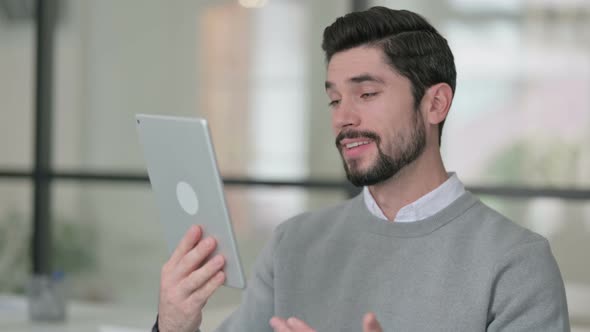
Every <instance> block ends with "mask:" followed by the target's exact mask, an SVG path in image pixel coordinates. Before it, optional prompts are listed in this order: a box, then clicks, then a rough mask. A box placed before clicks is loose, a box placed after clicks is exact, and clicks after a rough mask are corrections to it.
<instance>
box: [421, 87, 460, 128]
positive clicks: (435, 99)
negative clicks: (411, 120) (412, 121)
mask: <svg viewBox="0 0 590 332" xmlns="http://www.w3.org/2000/svg"><path fill="white" fill-rule="evenodd" d="M452 101H453V90H452V89H451V87H450V86H449V85H448V84H447V83H438V84H435V85H433V86H431V87H429V88H428V89H427V90H426V92H425V93H424V98H423V99H422V102H423V104H422V109H423V110H424V117H425V120H426V121H428V123H429V124H433V125H435V124H439V123H441V122H442V121H444V119H446V117H447V114H448V113H449V110H450V109H451V103H452Z"/></svg>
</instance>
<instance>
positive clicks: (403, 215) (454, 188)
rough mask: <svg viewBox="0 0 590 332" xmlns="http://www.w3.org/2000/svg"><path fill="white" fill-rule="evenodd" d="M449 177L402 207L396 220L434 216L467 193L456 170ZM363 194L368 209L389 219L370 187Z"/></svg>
mask: <svg viewBox="0 0 590 332" xmlns="http://www.w3.org/2000/svg"><path fill="white" fill-rule="evenodd" d="M448 175H449V178H448V179H447V180H446V181H445V182H443V184H441V185H440V186H438V187H437V188H436V189H434V190H433V191H431V192H429V193H428V194H426V195H424V196H422V197H420V198H419V199H418V200H416V201H415V202H413V203H410V204H408V205H406V206H404V207H402V208H401V209H400V210H399V211H398V213H397V215H396V216H395V220H393V221H394V222H413V221H418V220H422V219H426V218H428V217H430V216H433V215H434V214H436V213H437V212H439V211H440V210H442V209H444V208H446V207H447V206H449V205H450V204H451V203H453V202H454V201H455V200H456V199H457V198H459V196H461V195H463V194H464V193H465V186H464V185H463V183H462V182H461V180H459V178H458V177H457V174H456V173H454V172H451V173H448ZM363 196H364V200H365V205H366V206H367V209H369V211H370V212H371V213H372V214H373V215H374V216H375V217H377V218H379V219H383V220H388V219H387V217H386V216H385V214H384V213H383V211H382V210H381V208H380V207H379V205H377V202H376V201H375V199H374V198H373V195H371V192H370V191H369V188H368V187H364V188H363Z"/></svg>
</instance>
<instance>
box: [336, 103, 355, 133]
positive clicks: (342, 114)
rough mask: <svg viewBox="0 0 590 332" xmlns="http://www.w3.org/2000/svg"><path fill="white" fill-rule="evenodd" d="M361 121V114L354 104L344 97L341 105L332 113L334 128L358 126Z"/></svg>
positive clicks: (338, 129) (337, 129)
mask: <svg viewBox="0 0 590 332" xmlns="http://www.w3.org/2000/svg"><path fill="white" fill-rule="evenodd" d="M360 122H361V119H360V115H359V113H358V111H357V109H356V108H355V106H354V104H353V103H351V102H349V101H345V99H344V98H342V100H341V101H340V105H338V108H337V109H335V110H334V111H333V113H332V123H333V125H334V129H336V131H341V130H342V129H344V128H346V127H356V126H358V125H359V124H360Z"/></svg>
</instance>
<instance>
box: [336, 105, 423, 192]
mask: <svg viewBox="0 0 590 332" xmlns="http://www.w3.org/2000/svg"><path fill="white" fill-rule="evenodd" d="M413 118H414V119H413V120H414V121H413V124H412V127H411V128H410V132H409V133H408V134H406V135H404V133H398V134H397V135H396V136H395V139H394V141H392V142H390V143H391V144H393V146H394V147H397V150H396V151H395V153H394V155H393V156H389V155H387V154H385V153H384V152H383V150H382V148H381V137H380V136H379V135H377V134H376V133H374V132H371V131H355V130H348V131H343V132H340V134H338V136H337V137H336V147H337V148H338V151H340V156H341V157H342V162H343V164H344V171H345V172H346V178H347V179H348V181H350V182H351V183H352V184H353V185H355V186H357V187H361V186H371V185H374V184H377V183H380V182H383V181H385V180H388V179H390V178H392V177H394V176H395V175H396V174H398V172H399V171H400V170H401V169H403V168H404V167H406V166H407V165H409V164H410V163H412V162H413V161H415V160H416V159H418V157H420V155H421V154H422V152H423V151H424V147H425V146H426V131H425V128H424V121H423V120H422V117H420V116H419V115H418V112H417V111H415V112H414V117H413ZM361 137H363V138H369V139H371V140H373V141H374V142H375V146H376V147H377V159H376V160H375V161H374V162H373V164H372V165H370V166H369V167H368V168H367V169H366V170H362V169H360V160H351V161H349V162H348V163H347V162H346V160H345V159H344V155H343V153H342V151H343V149H345V148H346V147H344V146H341V145H340V143H339V142H340V141H341V140H342V139H344V138H361Z"/></svg>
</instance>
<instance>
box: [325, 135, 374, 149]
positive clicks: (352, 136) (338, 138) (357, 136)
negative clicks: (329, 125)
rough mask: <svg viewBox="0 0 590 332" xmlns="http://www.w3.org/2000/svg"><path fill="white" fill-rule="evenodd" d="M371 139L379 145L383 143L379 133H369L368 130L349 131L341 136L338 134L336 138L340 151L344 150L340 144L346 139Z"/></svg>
mask: <svg viewBox="0 0 590 332" xmlns="http://www.w3.org/2000/svg"><path fill="white" fill-rule="evenodd" d="M361 137H364V138H369V139H372V140H374V141H375V142H376V143H377V145H379V142H380V141H381V137H379V135H377V133H375V132H372V131H368V130H347V131H341V132H340V134H338V136H336V142H335V143H336V147H337V148H338V150H340V149H341V148H342V145H341V144H340V141H342V140H343V139H345V138H349V139H350V138H361Z"/></svg>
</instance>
